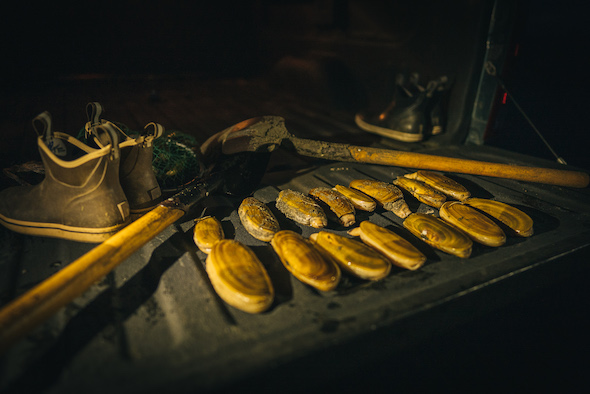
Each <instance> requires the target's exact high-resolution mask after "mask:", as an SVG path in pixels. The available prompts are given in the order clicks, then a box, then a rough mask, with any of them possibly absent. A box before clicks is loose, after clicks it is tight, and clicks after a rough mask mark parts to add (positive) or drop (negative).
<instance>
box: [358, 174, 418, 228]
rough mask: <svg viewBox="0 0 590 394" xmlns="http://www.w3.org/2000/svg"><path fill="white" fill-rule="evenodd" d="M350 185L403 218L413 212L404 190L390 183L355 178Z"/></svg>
mask: <svg viewBox="0 0 590 394" xmlns="http://www.w3.org/2000/svg"><path fill="white" fill-rule="evenodd" d="M349 187H350V188H352V189H356V190H359V191H361V192H363V193H365V194H366V195H368V196H370V197H372V198H374V199H375V200H377V202H378V203H379V204H380V205H381V206H382V207H383V209H386V210H388V211H392V212H393V213H395V214H396V215H397V216H399V217H400V218H402V219H403V218H405V217H407V216H408V215H409V214H411V213H412V212H411V211H410V208H408V205H407V204H406V202H405V200H404V195H403V193H402V191H401V190H400V189H399V188H398V187H397V186H394V185H392V184H390V183H386V182H382V181H377V180H374V179H355V180H353V181H351V182H350V184H349Z"/></svg>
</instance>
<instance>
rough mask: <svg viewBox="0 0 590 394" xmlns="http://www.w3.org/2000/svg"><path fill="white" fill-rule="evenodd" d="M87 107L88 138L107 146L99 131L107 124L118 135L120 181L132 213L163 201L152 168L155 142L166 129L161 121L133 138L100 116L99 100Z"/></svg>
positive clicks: (147, 126) (150, 124)
mask: <svg viewBox="0 0 590 394" xmlns="http://www.w3.org/2000/svg"><path fill="white" fill-rule="evenodd" d="M86 110H87V114H88V123H86V127H85V128H86V135H87V138H88V137H90V136H92V137H94V142H95V143H96V144H97V145H98V146H104V144H105V143H106V142H107V141H102V140H101V138H98V136H97V133H96V130H97V127H100V126H101V125H105V124H109V125H110V126H111V127H113V128H114V129H115V130H116V131H117V133H118V135H119V139H120V143H119V148H120V151H121V164H120V167H119V181H120V182H121V186H122V187H123V191H124V192H125V195H126V196H127V200H128V201H129V207H130V209H131V214H132V216H136V215H140V214H143V213H145V212H147V211H149V210H151V209H152V208H154V207H155V206H156V205H157V204H158V203H159V202H160V201H161V200H162V191H161V189H160V186H159V185H158V181H157V180H156V175H155V174H154V170H153V168H152V158H153V152H154V145H153V142H154V139H156V138H159V137H160V136H161V135H162V134H163V133H164V128H163V127H162V126H161V125H160V124H158V123H154V122H152V123H148V124H147V125H146V126H145V128H144V133H143V134H140V135H138V136H134V137H132V136H129V135H127V134H125V133H124V132H123V130H121V128H120V127H118V126H117V125H116V124H114V123H112V122H109V121H108V120H104V119H101V115H102V112H103V108H102V106H101V105H100V103H97V102H92V103H89V104H88V106H87V107H86Z"/></svg>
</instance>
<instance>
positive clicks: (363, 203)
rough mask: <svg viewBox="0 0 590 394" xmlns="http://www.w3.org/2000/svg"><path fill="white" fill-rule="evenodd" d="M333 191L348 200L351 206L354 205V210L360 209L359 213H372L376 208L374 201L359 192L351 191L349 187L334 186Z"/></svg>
mask: <svg viewBox="0 0 590 394" xmlns="http://www.w3.org/2000/svg"><path fill="white" fill-rule="evenodd" d="M334 190H336V191H337V192H340V193H342V194H343V195H344V196H345V197H346V198H348V199H349V200H350V202H351V203H352V205H354V207H355V208H356V209H360V210H361V211H367V212H372V211H374V210H375V208H376V207H377V203H376V202H375V200H373V199H372V198H371V197H369V196H367V195H366V194H365V193H363V192H361V191H360V190H356V189H351V188H350V187H347V186H343V185H336V186H334Z"/></svg>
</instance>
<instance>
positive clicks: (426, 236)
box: [403, 213, 473, 258]
mask: <svg viewBox="0 0 590 394" xmlns="http://www.w3.org/2000/svg"><path fill="white" fill-rule="evenodd" d="M403 226H404V227H405V228H406V229H408V231H410V232H411V233H412V234H414V235H415V236H416V237H418V238H420V239H421V240H422V241H424V242H426V243H427V244H429V245H430V246H432V247H434V248H437V249H439V250H442V251H443V252H445V253H449V254H452V255H455V256H458V257H462V258H467V257H469V256H470V255H471V250H472V247H473V241H471V239H470V238H469V237H468V236H467V235H466V234H465V233H463V232H462V231H460V230H457V229H456V228H454V227H452V226H451V225H449V224H448V223H446V222H444V221H443V220H441V219H439V218H437V217H434V216H432V215H427V214H424V213H413V214H411V215H410V216H408V217H407V218H406V220H404V222H403Z"/></svg>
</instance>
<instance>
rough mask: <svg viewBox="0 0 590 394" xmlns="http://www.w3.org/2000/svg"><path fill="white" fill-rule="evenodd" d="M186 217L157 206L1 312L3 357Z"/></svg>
mask: <svg viewBox="0 0 590 394" xmlns="http://www.w3.org/2000/svg"><path fill="white" fill-rule="evenodd" d="M183 215H184V211H183V210H182V209H178V208H174V207H169V206H163V205H160V206H157V207H156V208H154V209H153V210H152V211H150V212H148V213H146V214H145V215H144V216H142V217H140V218H139V219H137V220H136V221H135V222H133V223H131V224H130V225H129V226H127V227H125V228H124V229H123V230H121V231H119V232H118V233H116V234H115V235H113V236H112V237H110V238H109V239H107V240H106V241H104V242H103V243H102V244H100V245H98V246H96V247H95V248H94V249H92V250H90V251H89V252H88V253H86V254H84V255H83V256H81V257H80V258H78V259H77V260H75V261H73V262H72V263H70V264H69V265H67V266H66V267H64V268H63V269H61V270H60V271H58V272H57V273H55V274H54V275H52V276H51V277H49V278H47V279H46V280H44V281H43V282H41V283H40V284H38V285H37V286H35V287H34V288H32V289H31V290H29V291H28V292H26V293H25V294H23V295H22V296H20V297H19V298H17V299H15V300H14V301H12V302H11V303H10V304H8V305H7V306H5V307H4V308H2V310H0V354H1V353H2V352H4V351H5V350H6V349H7V348H8V347H9V346H10V345H11V344H13V343H14V342H15V341H17V340H18V339H20V338H22V337H24V336H25V335H26V334H27V333H29V332H30V331H31V330H32V329H33V328H35V327H36V326H37V325H39V324H41V323H42V322H44V321H45V320H46V319H48V318H49V317H51V316H52V315H53V314H54V313H55V312H57V311H58V310H59V309H60V308H61V307H63V306H65V305H67V304H68V303H70V302H72V301H73V300H74V299H75V298H77V297H78V296H80V295H81V294H82V293H84V292H85V291H86V290H87V289H88V288H90V286H92V285H93V284H94V283H96V282H97V281H99V280H100V279H102V278H103V277H104V276H105V275H107V274H108V273H109V272H110V271H112V270H113V269H114V268H115V267H116V266H118V265H119V264H120V263H121V262H122V261H124V260H125V259H126V258H127V257H129V256H131V254H133V253H134V252H135V251H137V250H138V249H139V248H141V246H143V245H145V244H146V243H147V242H148V241H149V240H151V239H152V238H154V237H155V236H156V235H158V234H159V233H161V232H162V231H163V230H164V229H165V228H166V227H168V226H169V225H171V224H172V223H174V222H175V221H176V220H178V219H180V218H181V217H182V216H183Z"/></svg>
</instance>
